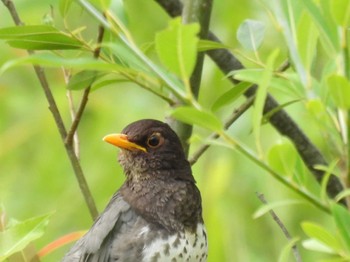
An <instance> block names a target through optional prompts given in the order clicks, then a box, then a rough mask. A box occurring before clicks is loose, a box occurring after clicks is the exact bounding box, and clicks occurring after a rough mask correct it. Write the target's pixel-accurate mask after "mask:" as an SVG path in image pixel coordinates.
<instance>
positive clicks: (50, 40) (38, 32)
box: [0, 25, 84, 50]
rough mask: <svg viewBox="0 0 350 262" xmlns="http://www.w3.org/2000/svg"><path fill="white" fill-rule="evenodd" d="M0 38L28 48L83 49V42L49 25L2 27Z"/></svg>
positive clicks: (11, 43) (13, 44) (22, 47)
mask: <svg viewBox="0 0 350 262" xmlns="http://www.w3.org/2000/svg"><path fill="white" fill-rule="evenodd" d="M0 39H5V40H7V42H8V44H9V45H11V46H12V47H16V48H21V49H26V50H67V49H81V48H83V47H84V46H83V44H82V43H81V42H80V41H79V40H77V39H75V38H73V37H71V36H69V35H67V34H65V33H63V32H61V31H59V30H57V29H56V28H54V27H52V26H48V25H31V26H15V27H6V28H1V29H0Z"/></svg>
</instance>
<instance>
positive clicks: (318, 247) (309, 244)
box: [303, 239, 335, 254]
mask: <svg viewBox="0 0 350 262" xmlns="http://www.w3.org/2000/svg"><path fill="white" fill-rule="evenodd" d="M303 247H304V248H305V249H309V250H312V251H317V252H322V253H326V254H335V252H334V250H332V249H331V248H329V247H328V246H326V245H325V244H323V243H322V242H320V241H318V240H316V239H307V240H305V241H303Z"/></svg>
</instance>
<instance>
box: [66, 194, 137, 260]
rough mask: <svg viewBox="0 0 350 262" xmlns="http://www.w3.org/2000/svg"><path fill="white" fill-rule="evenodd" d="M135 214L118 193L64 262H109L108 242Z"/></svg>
mask: <svg viewBox="0 0 350 262" xmlns="http://www.w3.org/2000/svg"><path fill="white" fill-rule="evenodd" d="M132 215H133V212H132V210H131V208H130V205H129V204H128V203H126V202H125V201H124V200H123V198H122V196H121V195H120V194H119V193H116V194H115V195H114V196H113V197H112V199H111V201H110V202H109V204H108V205H107V207H106V209H105V210H104V212H103V213H102V214H101V215H100V216H99V217H98V218H97V220H96V221H95V223H94V225H93V226H92V227H91V229H90V230H89V231H88V232H87V233H86V234H85V235H84V236H83V237H82V238H81V239H80V240H78V242H77V243H76V244H75V245H74V246H73V247H72V248H71V250H70V251H69V252H68V253H67V254H66V256H65V257H64V258H63V260H62V262H81V261H84V262H86V261H108V260H109V258H108V257H109V255H108V253H109V250H108V246H109V244H108V242H110V241H112V240H111V238H112V237H115V235H116V234H118V231H119V230H120V228H121V227H122V225H123V223H124V220H125V219H126V220H128V219H130V216H132Z"/></svg>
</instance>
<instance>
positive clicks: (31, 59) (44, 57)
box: [0, 53, 134, 73]
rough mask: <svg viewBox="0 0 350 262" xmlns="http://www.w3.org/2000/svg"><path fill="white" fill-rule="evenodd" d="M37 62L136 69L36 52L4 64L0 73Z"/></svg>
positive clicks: (107, 69)
mask: <svg viewBox="0 0 350 262" xmlns="http://www.w3.org/2000/svg"><path fill="white" fill-rule="evenodd" d="M25 64H36V65H41V66H49V67H50V66H51V67H61V66H64V67H67V68H78V69H81V70H84V69H85V70H96V71H110V72H122V73H133V72H134V70H132V69H129V68H125V67H122V66H121V65H118V64H110V63H106V62H103V61H101V60H97V59H94V58H90V57H78V58H64V57H59V56H56V55H54V54H51V53H49V54H35V55H31V56H27V57H22V58H19V59H15V60H11V61H8V62H6V63H5V64H3V66H2V67H1V70H0V73H3V72H4V71H6V70H8V69H10V68H12V67H14V66H18V65H25Z"/></svg>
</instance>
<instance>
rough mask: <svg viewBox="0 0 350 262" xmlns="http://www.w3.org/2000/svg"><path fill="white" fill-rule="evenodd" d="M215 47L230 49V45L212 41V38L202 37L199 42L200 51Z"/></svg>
mask: <svg viewBox="0 0 350 262" xmlns="http://www.w3.org/2000/svg"><path fill="white" fill-rule="evenodd" d="M214 49H230V47H229V46H227V45H224V44H223V43H219V42H215V41H210V40H203V39H200V40H199V42H198V52H205V51H209V50H214Z"/></svg>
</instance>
